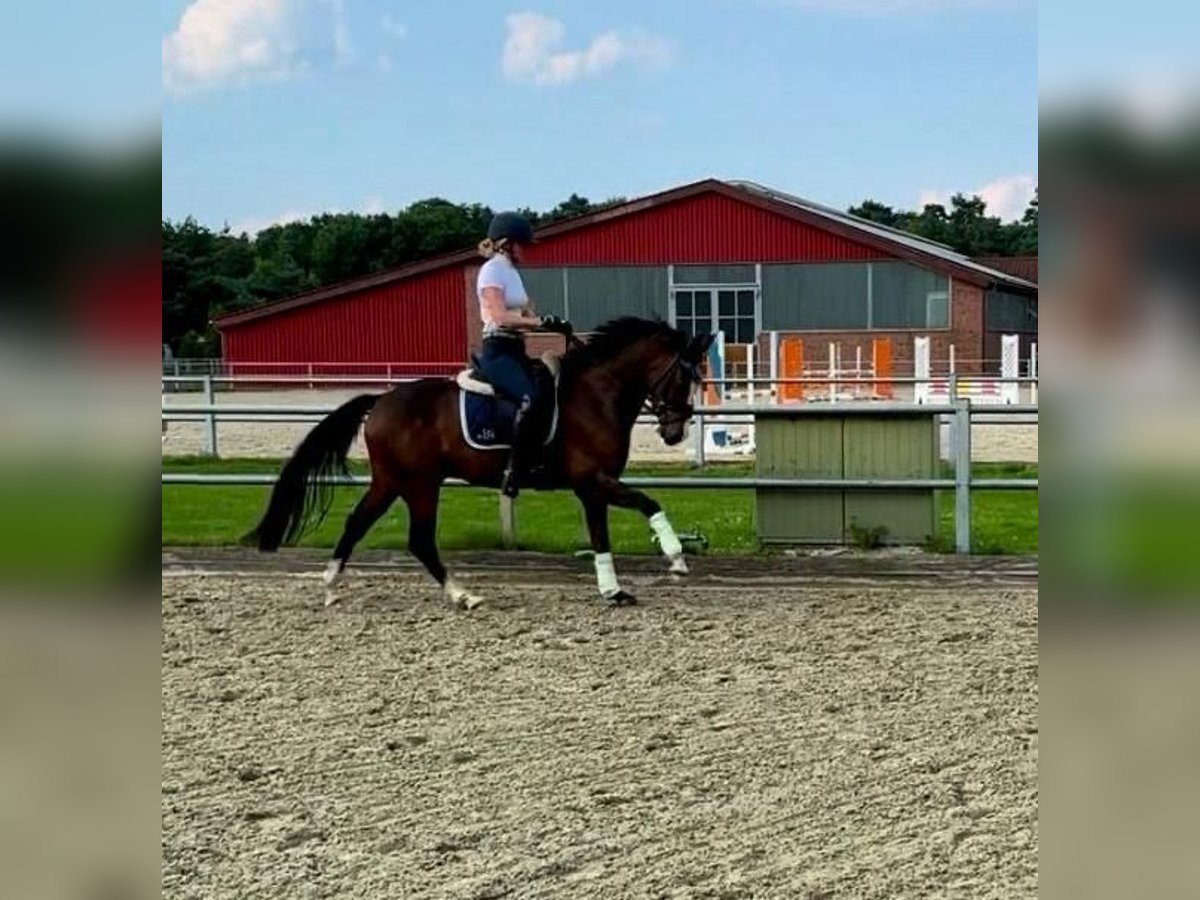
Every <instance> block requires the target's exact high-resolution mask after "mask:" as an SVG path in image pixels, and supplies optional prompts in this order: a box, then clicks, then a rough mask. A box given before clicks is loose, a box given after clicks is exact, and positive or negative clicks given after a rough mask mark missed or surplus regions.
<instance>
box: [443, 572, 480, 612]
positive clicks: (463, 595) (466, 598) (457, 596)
mask: <svg viewBox="0 0 1200 900" xmlns="http://www.w3.org/2000/svg"><path fill="white" fill-rule="evenodd" d="M446 596H447V597H449V598H450V602H451V603H453V604H454V605H455V606H461V607H462V608H463V609H474V608H475V607H477V606H478V605H479V604H481V603H482V602H483V598H482V597H478V596H476V595H475V594H472V593H471V592H470V591H468V590H467V589H466V588H464V587H463V586H462V585H460V584H459V583H458V582H457V581H455V580H454V579H453V578H447V579H446Z"/></svg>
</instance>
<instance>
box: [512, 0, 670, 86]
mask: <svg viewBox="0 0 1200 900" xmlns="http://www.w3.org/2000/svg"><path fill="white" fill-rule="evenodd" d="M506 23H507V26H508V37H507V38H506V39H505V42H504V54H503V56H502V57H501V69H502V70H503V72H504V75H505V77H507V78H509V79H511V80H513V81H524V82H532V83H533V84H539V85H553V84H565V83H567V82H569V81H574V80H576V79H577V78H583V77H585V76H589V75H598V74H599V73H601V72H604V71H607V70H608V69H611V68H613V67H614V66H616V65H618V64H620V63H631V64H634V65H638V66H642V67H644V68H654V67H663V66H668V65H670V64H671V63H672V62H673V61H674V57H675V51H674V48H673V47H672V45H671V44H670V42H669V41H666V40H664V39H663V38H660V37H656V36H654V35H651V34H646V33H645V32H640V31H631V32H621V31H606V32H604V33H603V34H601V35H598V36H597V37H595V38H594V39H593V40H592V42H591V43H590V44H588V45H587V46H586V47H584V48H582V49H579V50H560V49H559V48H560V47H561V45H562V43H563V37H564V36H565V34H566V28H565V27H564V26H563V24H562V22H559V21H558V20H557V19H552V18H550V17H549V16H544V15H542V14H541V13H535V12H521V13H514V14H512V15H510V16H509V17H508V18H507V19H506Z"/></svg>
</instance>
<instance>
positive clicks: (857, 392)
mask: <svg viewBox="0 0 1200 900" xmlns="http://www.w3.org/2000/svg"><path fill="white" fill-rule="evenodd" d="M854 378H855V380H857V381H862V378H863V365H862V344H859V345H857V346H856V347H855V348H854ZM861 397H862V385H861V384H856V385H855V386H854V398H855V399H856V400H857V399H860V398H861Z"/></svg>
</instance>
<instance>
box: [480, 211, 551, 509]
mask: <svg viewBox="0 0 1200 900" xmlns="http://www.w3.org/2000/svg"><path fill="white" fill-rule="evenodd" d="M531 243H533V226H532V225H530V224H529V220H528V219H526V218H525V217H524V216H522V215H520V214H519V213H514V212H502V213H498V214H497V215H496V216H495V217H494V218H493V219H492V221H491V224H490V225H489V226H488V233H487V238H486V239H485V240H483V241H481V242H480V244H479V252H480V254H481V255H482V256H484V257H485V258H486V259H487V261H486V262H485V263H484V264H483V265H482V266H481V267H480V269H479V276H478V278H477V280H476V291H477V293H478V295H479V315H480V318H481V319H482V320H483V347H482V349H481V350H480V353H479V367H480V369H481V371H482V373H483V375H484V376H485V377H486V378H487V379H488V381H490V382H491V384H492V386H493V387H494V388H495V389H496V391H497V393H499V394H500V395H502V396H503V397H504V398H505V399H507V400H509V401H511V402H512V403H513V404H515V406H516V413H515V415H514V417H513V433H512V449H511V451H510V453H509V458H508V466H507V467H506V468H505V470H504V478H503V480H502V481H501V483H500V490H501V491H502V492H503V493H504V494H505V495H506V496H509V497H515V496H517V491H518V488H517V481H518V479H519V476H520V474H521V471H522V468H523V467H524V466H525V465H526V463H527V462H528V459H527V456H528V455H529V454H530V453H531V452H532V448H530V447H528V446H527V445H528V444H529V443H530V436H529V435H528V434H525V433H524V430H525V429H523V425H525V424H526V423H527V422H528V420H529V410H530V408H531V407H532V405H533V402H534V400H535V386H534V382H533V378H532V377H531V376H530V373H529V357H528V355H527V354H526V352H525V332H527V331H532V330H534V329H537V328H542V329H547V330H552V331H563V332H565V331H566V330H567V329H568V327H569V326H567V324H566V322H564V321H563V320H562V319H560V318H558V317H557V316H538V315H537V314H536V313H535V312H534V310H533V306H532V305H531V302H530V299H529V296H528V295H527V294H526V293H525V285H524V284H523V283H522V282H521V275H520V273H519V272H518V271H517V267H516V263H519V262H520V261H521V255H522V252H523V249H524V247H525V246H526V245H528V244H531Z"/></svg>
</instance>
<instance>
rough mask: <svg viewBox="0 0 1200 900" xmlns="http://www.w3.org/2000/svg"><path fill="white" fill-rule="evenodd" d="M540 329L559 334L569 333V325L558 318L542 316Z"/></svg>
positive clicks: (564, 320)
mask: <svg viewBox="0 0 1200 900" xmlns="http://www.w3.org/2000/svg"><path fill="white" fill-rule="evenodd" d="M542 328H544V329H545V330H546V331H557V332H558V333H559V334H570V333H571V323H570V322H568V321H567V320H566V319H563V318H561V317H560V316H542Z"/></svg>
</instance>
